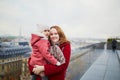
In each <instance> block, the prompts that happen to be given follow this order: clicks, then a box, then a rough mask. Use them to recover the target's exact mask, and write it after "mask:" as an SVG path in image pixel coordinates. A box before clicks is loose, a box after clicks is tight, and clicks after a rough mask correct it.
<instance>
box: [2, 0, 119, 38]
mask: <svg viewBox="0 0 120 80" xmlns="http://www.w3.org/2000/svg"><path fill="white" fill-rule="evenodd" d="M119 4H120V1H118V0H96V1H94V0H71V1H69V0H61V1H56V0H50V1H49V0H44V1H42V0H34V1H33V0H17V1H16V0H12V1H9V0H2V1H0V6H1V7H0V35H15V36H18V35H20V34H21V35H22V36H30V34H31V32H33V31H35V29H36V24H45V25H48V26H52V25H58V26H60V27H61V28H62V29H63V31H64V32H65V34H66V35H67V36H68V37H81V38H109V37H117V36H119V37H120V31H119V27H120V5H119Z"/></svg>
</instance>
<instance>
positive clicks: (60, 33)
mask: <svg viewBox="0 0 120 80" xmlns="http://www.w3.org/2000/svg"><path fill="white" fill-rule="evenodd" d="M52 28H55V29H56V30H57V32H58V35H59V43H60V44H63V43H64V42H69V41H68V40H67V38H66V36H65V34H64V32H63V30H62V29H61V28H60V27H59V26H56V25H55V26H52V27H50V29H52Z"/></svg>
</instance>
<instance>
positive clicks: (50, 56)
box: [39, 41, 58, 65]
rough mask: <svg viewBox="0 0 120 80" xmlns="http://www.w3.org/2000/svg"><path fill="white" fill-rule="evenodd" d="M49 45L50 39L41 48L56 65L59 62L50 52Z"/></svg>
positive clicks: (44, 54)
mask: <svg viewBox="0 0 120 80" xmlns="http://www.w3.org/2000/svg"><path fill="white" fill-rule="evenodd" d="M49 46H50V43H49V42H48V41H46V42H44V43H43V46H42V47H40V48H39V50H40V52H41V54H42V56H43V57H44V58H45V59H46V60H47V61H48V62H49V63H51V64H53V65H56V64H57V62H58V61H57V59H56V58H55V57H54V56H53V55H51V53H50V52H49Z"/></svg>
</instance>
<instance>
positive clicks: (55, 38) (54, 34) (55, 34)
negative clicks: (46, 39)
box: [50, 28, 59, 43]
mask: <svg viewBox="0 0 120 80" xmlns="http://www.w3.org/2000/svg"><path fill="white" fill-rule="evenodd" d="M50 39H51V41H52V42H54V43H57V42H58V41H59V35H58V32H57V30H56V29H55V28H51V29H50Z"/></svg>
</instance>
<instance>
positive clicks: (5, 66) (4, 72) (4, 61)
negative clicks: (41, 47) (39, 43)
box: [0, 44, 31, 80]
mask: <svg viewBox="0 0 120 80" xmlns="http://www.w3.org/2000/svg"><path fill="white" fill-rule="evenodd" d="M30 51H31V49H30V47H29V46H20V45H17V46H16V45H6V44H0V80H20V79H21V76H20V75H22V69H23V68H22V67H23V65H24V66H27V64H25V63H24V60H23V55H24V54H25V53H27V52H30ZM24 71H26V70H25V69H24ZM23 75H24V74H23Z"/></svg>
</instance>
